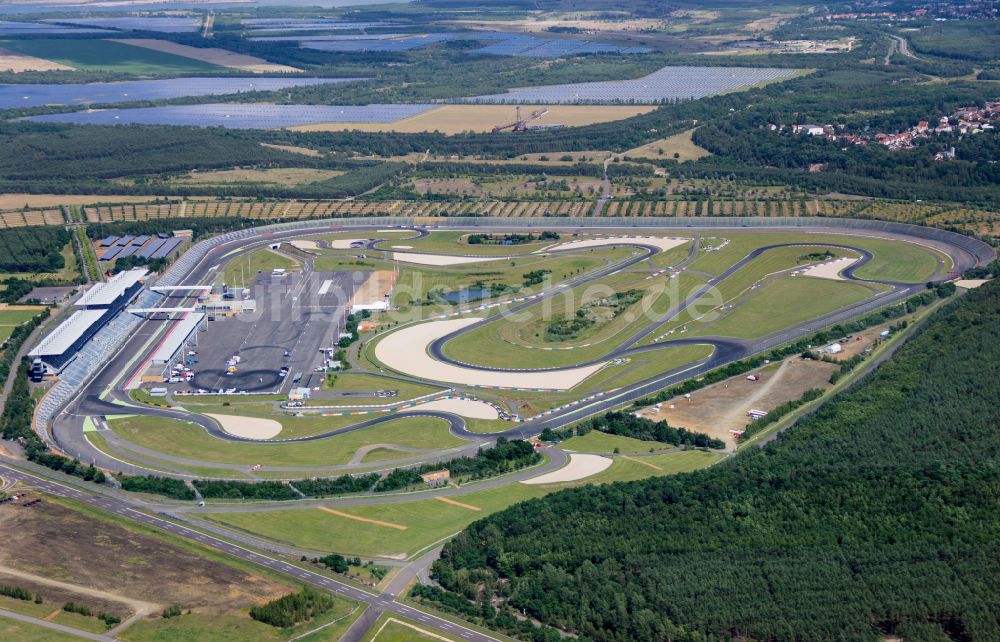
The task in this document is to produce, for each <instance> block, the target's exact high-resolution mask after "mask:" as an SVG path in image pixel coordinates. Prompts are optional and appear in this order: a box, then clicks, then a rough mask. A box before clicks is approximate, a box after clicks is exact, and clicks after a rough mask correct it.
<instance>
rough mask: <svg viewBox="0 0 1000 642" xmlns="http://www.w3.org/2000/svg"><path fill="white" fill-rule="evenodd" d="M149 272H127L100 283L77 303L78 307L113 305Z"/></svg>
mask: <svg viewBox="0 0 1000 642" xmlns="http://www.w3.org/2000/svg"><path fill="white" fill-rule="evenodd" d="M147 272H149V270H147V269H146V268H135V269H134V270H126V271H125V272H120V273H118V274H116V275H115V276H113V277H112V278H111V280H110V281H108V282H107V283H98V284H97V285H95V286H94V287H92V288H90V289H89V290H88V291H87V293H86V294H84V295H83V296H82V297H80V299H79V300H78V301H77V302H76V305H81V306H82V305H111V304H112V303H114V302H115V301H117V300H118V297H120V296H121V295H122V294H124V293H125V291H126V290H128V289H129V288H130V287H132V286H133V285H135V284H136V283H138V282H139V280H140V279H142V277H144V276H146V273H147Z"/></svg>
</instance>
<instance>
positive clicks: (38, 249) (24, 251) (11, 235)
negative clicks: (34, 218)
mask: <svg viewBox="0 0 1000 642" xmlns="http://www.w3.org/2000/svg"><path fill="white" fill-rule="evenodd" d="M72 238H73V237H72V236H71V234H70V232H69V231H68V230H66V229H64V228H61V227H55V226H44V227H42V226H39V227H22V228H14V229H9V230H0V272H57V271H59V270H61V269H63V268H64V267H66V259H65V258H64V257H63V255H62V250H63V248H64V247H66V245H67V244H68V243H69V242H70V239H72Z"/></svg>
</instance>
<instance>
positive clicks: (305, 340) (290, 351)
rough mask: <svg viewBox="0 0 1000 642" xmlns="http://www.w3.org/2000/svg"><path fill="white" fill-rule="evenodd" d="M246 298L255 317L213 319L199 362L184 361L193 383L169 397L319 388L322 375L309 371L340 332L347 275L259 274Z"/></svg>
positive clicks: (193, 359) (195, 358) (193, 357)
mask: <svg viewBox="0 0 1000 642" xmlns="http://www.w3.org/2000/svg"><path fill="white" fill-rule="evenodd" d="M249 290H250V295H249V296H250V298H252V299H254V300H255V301H256V310H254V311H247V312H244V313H243V314H241V315H239V316H233V317H225V316H221V315H214V319H213V320H210V321H209V322H208V323H207V329H206V330H205V332H201V333H199V335H198V346H197V347H196V348H193V351H195V352H197V354H195V355H189V356H187V357H186V359H188V360H190V363H189V365H188V367H189V368H190V369H191V370H192V371H193V372H194V377H193V378H192V379H191V381H190V382H186V383H179V384H177V386H176V388H175V390H180V391H191V392H194V391H198V390H206V391H211V392H218V391H220V390H222V391H232V392H243V391H246V392H275V391H279V392H282V393H284V392H287V391H288V390H289V389H290V388H291V387H292V386H293V385H295V386H307V387H314V386H318V385H319V384H320V382H321V379H322V376H323V374H322V373H321V372H314V369H315V368H316V367H318V366H320V365H321V364H322V361H323V358H324V355H323V354H322V353H321V352H320V350H321V349H324V348H331V347H334V346H335V345H336V342H337V339H338V334H339V332H341V331H342V330H343V327H344V319H345V316H346V311H345V307H344V306H345V305H346V304H347V302H348V299H349V297H350V292H351V276H350V273H348V272H314V271H309V270H307V271H306V272H302V273H299V272H289V273H286V274H285V275H283V276H277V275H273V274H270V273H264V274H259V275H257V278H256V279H255V281H254V282H253V283H252V284H250V286H249ZM234 357H238V361H237V360H236V359H234ZM283 368H287V370H288V372H287V375H286V376H281V375H280V371H281V370H282V369H283ZM299 375H301V377H299ZM171 387H173V386H171Z"/></svg>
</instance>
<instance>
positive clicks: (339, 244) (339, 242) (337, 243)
mask: <svg viewBox="0 0 1000 642" xmlns="http://www.w3.org/2000/svg"><path fill="white" fill-rule="evenodd" d="M367 242H368V239H331V240H330V241H329V243H330V247H331V248H333V249H335V250H352V249H357V248H352V247H351V243H367Z"/></svg>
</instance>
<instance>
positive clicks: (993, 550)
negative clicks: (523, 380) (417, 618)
mask: <svg viewBox="0 0 1000 642" xmlns="http://www.w3.org/2000/svg"><path fill="white" fill-rule="evenodd" d="M998 425H1000V286H997V285H996V284H991V285H987V286H984V287H982V288H980V289H978V290H975V291H972V292H970V293H969V294H968V295H966V296H964V297H961V298H960V299H958V300H956V301H954V302H952V303H950V304H947V305H946V306H945V307H944V308H942V309H941V310H939V311H938V312H937V313H935V314H934V315H933V316H932V317H931V319H929V320H928V322H927V324H926V326H925V327H923V328H922V329H921V330H919V331H918V332H917V333H916V334H915V336H914V337H912V338H911V339H910V340H909V342H908V343H906V344H905V345H904V346H903V347H902V348H900V349H899V351H898V352H897V353H896V355H895V357H894V359H893V360H892V361H887V362H885V363H884V364H882V365H881V366H880V367H879V368H878V369H877V370H876V371H875V372H874V373H872V374H871V375H869V376H868V377H867V378H866V379H865V380H863V381H862V382H861V383H859V384H857V385H856V386H855V387H854V388H852V389H849V390H848V391H846V392H843V393H841V394H840V395H839V396H837V397H835V398H834V399H833V400H832V401H830V402H829V403H827V404H826V405H824V406H822V407H821V408H820V409H819V410H818V411H817V412H815V413H813V414H811V415H809V416H807V417H805V418H803V419H801V420H799V422H798V423H797V424H796V425H795V426H793V427H792V428H790V429H789V430H788V431H786V432H785V433H783V434H782V435H781V436H780V437H779V438H778V439H777V440H776V441H774V442H772V443H770V444H768V445H767V446H765V447H762V448H756V447H754V448H750V449H748V450H747V451H745V452H742V453H741V454H740V455H738V456H736V457H734V458H732V459H730V460H729V461H727V462H725V463H723V464H720V465H717V466H715V467H713V468H710V469H707V470H704V471H700V472H696V473H691V474H686V475H678V476H674V477H663V478H654V479H650V480H645V481H638V482H632V483H628V484H609V485H602V486H586V487H582V488H577V489H571V490H566V491H562V492H559V493H555V494H552V495H549V496H547V497H545V498H543V499H538V500H532V501H530V502H526V503H522V504H517V505H515V506H513V507H511V508H509V509H507V510H506V511H503V512H501V513H497V514H495V515H493V516H491V517H488V518H486V519H483V520H481V521H479V522H476V523H474V524H472V525H471V526H470V527H469V528H468V529H467V530H466V531H464V532H463V533H462V534H461V535H459V536H458V537H457V538H456V539H455V540H453V541H452V542H450V543H449V544H447V545H446V546H445V548H444V551H443V553H442V557H441V559H440V560H439V561H438V562H437V563H436V564H435V566H434V577H435V578H436V579H437V580H438V581H439V582H440V583H441V584H442V585H443V586H444V587H446V588H447V589H450V591H453V593H442V592H440V591H437V590H423V589H421V590H420V591H418V595H422V596H423V599H427V600H431V601H433V602H435V603H437V604H439V605H441V606H442V607H443V608H447V605H451V609H452V610H459V611H461V610H463V608H466V606H471V607H472V611H473V613H475V614H476V615H477V616H478V617H479V618H480V619H482V620H485V621H487V622H489V623H490V624H492V625H493V626H496V627H498V628H505V629H508V630H512V631H513V630H518V629H521V631H520V633H519V637H521V638H522V639H524V638H532V637H533V638H534V639H539V640H542V639H544V640H550V639H551V640H556V639H558V634H557V633H556V632H555V631H554V630H553V629H551V628H549V627H555V628H558V629H563V630H565V631H568V632H571V633H573V634H576V635H579V638H580V639H581V640H621V641H625V640H666V639H670V640H675V641H684V640H717V639H755V640H798V641H803V642H805V641H811V640H816V641H821V640H822V641H827V640H852V641H853V640H877V639H880V638H884V637H899V638H903V639H905V640H907V641H909V642H920V641H925V640H926V641H932V640H933V641H937V640H955V641H958V640H995V639H997V638H998V631H1000V626H998V620H997V613H1000V543H998V540H997V537H996V533H997V532H998V528H1000V492H998V488H1000V467H998V465H997V462H998V459H997V458H998V454H1000V433H998V432H997V426H998ZM490 596H492V597H496V598H499V599H500V600H501V606H500V608H499V609H496V608H494V605H493V604H492V603H490V602H488V601H487V597H490ZM456 598H461V599H460V600H456ZM470 600H472V601H470ZM456 605H459V606H458V607H457V608H456ZM508 609H516V610H517V611H518V612H521V611H523V612H524V613H525V614H526V615H528V616H529V617H531V618H535V619H537V621H538V622H540V623H541V624H542V625H543V626H544V627H545V628H542V629H536V630H535V631H534V632H533V633H532V632H525V631H524V630H523V629H524V628H525V627H526V625H525V624H524V622H523V621H519V620H518V619H515V618H514V617H513V616H512V615H511V612H510V610H508Z"/></svg>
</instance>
